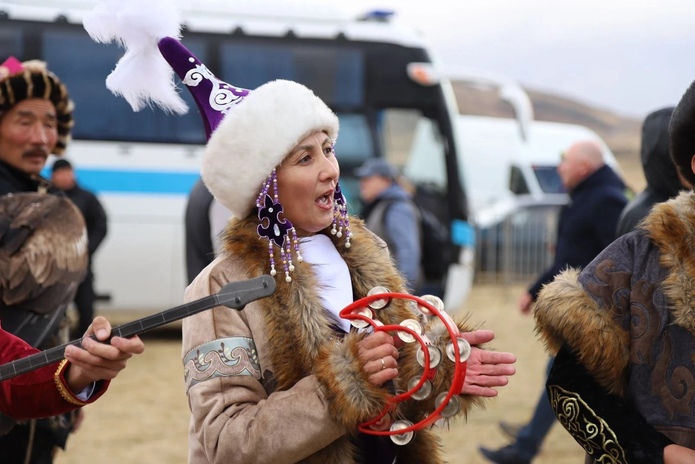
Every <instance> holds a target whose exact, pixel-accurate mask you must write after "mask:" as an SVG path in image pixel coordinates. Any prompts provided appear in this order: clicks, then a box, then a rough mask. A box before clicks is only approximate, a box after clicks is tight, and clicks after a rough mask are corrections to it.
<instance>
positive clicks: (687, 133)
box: [669, 82, 695, 186]
mask: <svg viewBox="0 0 695 464" xmlns="http://www.w3.org/2000/svg"><path fill="white" fill-rule="evenodd" d="M669 137H670V139H671V159H673V163H674V164H675V165H676V167H677V168H678V171H679V172H680V173H681V175H682V176H683V177H684V178H685V180H687V181H688V182H689V183H690V184H691V185H692V186H695V174H694V173H693V169H692V167H691V160H692V158H693V156H695V82H693V83H691V84H690V87H688V90H686V91H685V93H684V94H683V97H681V100H680V102H678V105H677V106H676V109H675V110H673V114H672V115H671V123H670V125H669Z"/></svg>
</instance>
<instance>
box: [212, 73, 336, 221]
mask: <svg viewBox="0 0 695 464" xmlns="http://www.w3.org/2000/svg"><path fill="white" fill-rule="evenodd" d="M319 131H323V132H326V134H328V136H329V137H331V139H333V141H335V140H336V139H337V137H338V117H337V116H336V115H335V114H334V113H333V111H331V109H330V108H328V106H326V104H325V103H324V102H323V101H322V100H321V99H320V98H319V97H317V96H316V95H314V93H313V92H312V91H311V90H309V89H308V88H306V87H305V86H303V85H301V84H298V83H296V82H292V81H285V80H276V81H271V82H268V83H266V84H263V85H262V86H260V87H258V88H257V89H256V90H253V91H252V92H251V93H249V95H247V96H246V97H245V98H244V99H243V101H241V102H240V103H239V104H238V105H235V106H234V107H232V108H231V109H230V110H229V112H228V113H227V115H226V116H225V117H224V119H223V120H222V122H221V123H220V125H219V126H218V127H217V129H216V130H215V131H214V132H213V133H212V136H211V137H210V141H209V142H208V144H207V147H206V148H205V152H204V154H203V164H202V168H201V174H202V177H203V182H205V185H206V186H207V187H208V189H209V190H210V192H211V193H212V194H213V196H214V197H215V198H216V199H217V201H218V202H220V203H221V204H223V205H224V206H226V207H227V208H228V209H229V210H230V211H231V213H232V216H233V217H236V218H239V219H243V218H245V217H246V216H248V214H249V213H250V212H251V210H252V208H253V207H254V206H255V200H256V198H257V196H258V194H259V192H260V191H261V187H262V185H263V182H264V181H265V179H266V178H267V177H268V175H269V174H270V173H271V172H272V170H273V168H275V167H276V166H278V165H279V164H280V163H281V162H282V160H283V159H284V158H285V156H287V154H288V153H289V152H290V150H292V149H293V148H294V147H296V146H297V145H298V144H299V142H301V141H302V140H303V139H304V138H306V137H307V136H309V135H311V134H312V133H314V132H319Z"/></svg>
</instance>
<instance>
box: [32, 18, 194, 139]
mask: <svg viewBox="0 0 695 464" xmlns="http://www.w3.org/2000/svg"><path fill="white" fill-rule="evenodd" d="M41 38H42V50H43V59H44V60H45V61H46V62H48V64H49V66H50V67H51V70H52V71H53V72H55V73H56V75H58V76H60V77H61V80H63V81H64V82H65V84H66V85H67V86H68V88H69V89H70V97H71V98H72V100H73V101H74V102H75V128H74V131H73V137H74V138H75V139H83V140H114V141H124V142H162V143H204V140H205V139H204V132H203V127H202V122H201V119H200V116H199V115H198V114H197V111H195V109H193V110H189V112H188V113H187V114H186V115H184V116H177V117H173V116H171V115H167V114H166V113H163V112H162V111H158V110H154V109H150V108H145V109H143V110H141V111H140V112H138V113H133V110H132V109H131V108H130V106H129V105H128V104H127V103H126V101H125V100H124V99H122V98H116V97H115V96H113V95H112V94H111V92H110V91H109V90H108V89H107V88H106V86H105V85H104V80H105V79H106V76H108V75H109V73H110V72H111V71H112V70H113V67H114V63H116V62H117V61H118V59H119V58H120V57H121V56H122V55H123V50H121V49H120V48H119V47H118V46H116V45H113V44H111V45H107V46H105V45H103V44H97V43H96V42H94V41H92V40H91V39H90V38H89V36H88V35H86V33H84V32H83V31H80V30H79V29H71V30H61V29H60V28H55V29H54V28H46V30H44V31H43V33H42V35H41ZM185 45H186V46H187V47H189V48H190V49H191V50H193V52H194V53H197V54H200V55H199V56H201V55H202V56H203V57H204V56H205V54H204V50H205V47H204V43H203V41H198V43H196V41H195V40H192V41H190V42H189V41H187V42H186V44H185ZM65 50H80V53H65ZM85 66H89V67H90V72H89V73H85V72H84V68H85ZM97 76H98V78H95V77H97ZM181 96H182V97H183V98H184V100H186V102H187V103H188V106H189V108H196V106H195V103H194V102H193V99H192V97H191V96H190V95H189V93H188V92H186V93H183V92H182V93H181Z"/></svg>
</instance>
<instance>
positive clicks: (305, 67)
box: [220, 39, 365, 108]
mask: <svg viewBox="0 0 695 464" xmlns="http://www.w3.org/2000/svg"><path fill="white" fill-rule="evenodd" d="M220 54H221V58H222V70H221V74H222V79H223V80H225V81H227V82H232V83H234V84H235V85H239V86H240V87H244V88H247V89H255V88H256V87H258V86H260V85H262V84H264V83H266V82H269V81H271V80H274V79H287V80H291V81H296V82H299V83H301V84H304V85H306V86H307V87H309V88H310V89H312V90H313V91H314V92H315V93H316V95H318V96H319V97H321V98H322V99H323V100H324V101H325V102H326V103H327V104H328V105H329V106H332V107H334V108H343V107H347V108H351V107H357V106H360V105H362V104H363V103H364V82H363V81H364V74H365V71H364V56H363V53H362V52H361V51H360V50H357V49H352V48H349V47H345V48H337V47H335V46H321V45H310V44H307V43H302V44H298V45H294V46H292V45H285V44H282V43H275V44H272V45H266V44H259V43H253V42H250V41H248V40H245V41H241V40H240V39H237V40H236V41H235V40H234V39H230V40H229V41H228V42H223V43H221V45H220Z"/></svg>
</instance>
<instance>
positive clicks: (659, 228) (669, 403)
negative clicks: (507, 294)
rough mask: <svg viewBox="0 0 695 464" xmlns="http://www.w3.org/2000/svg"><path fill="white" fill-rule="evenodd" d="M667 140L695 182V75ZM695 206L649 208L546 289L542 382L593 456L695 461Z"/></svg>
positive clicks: (539, 322)
mask: <svg viewBox="0 0 695 464" xmlns="http://www.w3.org/2000/svg"><path fill="white" fill-rule="evenodd" d="M669 144H670V145H669V146H670V154H671V158H672V160H673V163H674V165H675V166H676V169H677V171H678V173H679V174H680V175H681V176H682V178H683V179H684V180H685V184H686V185H695V82H693V83H691V84H690V86H689V87H688V89H687V90H686V91H685V93H684V95H683V97H682V98H681V100H680V102H679V103H678V105H676V108H675V109H674V110H673V113H672V115H671V118H670V123H669ZM693 211H695V193H693V191H692V190H685V191H682V192H681V193H680V194H679V195H678V196H676V197H675V198H672V199H670V200H667V201H665V202H662V203H656V204H654V205H653V206H652V207H651V210H650V212H649V213H648V214H647V216H646V217H645V218H644V219H643V220H642V221H640V222H639V224H638V225H637V227H636V229H635V230H633V231H632V232H629V233H627V234H625V235H622V236H621V237H619V238H618V239H617V240H615V241H614V242H613V243H612V244H611V245H610V246H609V247H607V248H606V249H605V250H603V251H602V252H601V253H600V254H599V255H598V256H597V257H596V258H595V259H594V260H593V261H592V262H591V263H590V264H589V265H588V266H586V267H584V268H583V269H581V270H579V269H568V270H566V271H564V272H563V273H562V274H560V275H558V276H557V277H556V278H555V280H554V281H553V282H552V283H550V284H548V285H546V286H545V287H544V289H543V290H542V291H541V293H540V295H539V298H538V301H537V303H536V306H535V319H536V328H537V331H538V333H539V334H540V336H541V338H542V339H543V341H544V342H545V343H546V346H547V347H548V350H549V352H550V353H551V354H554V355H555V364H554V365H553V368H552V369H551V372H550V376H549V377H548V381H547V383H546V390H547V392H548V396H549V398H550V402H551V405H552V407H553V410H554V411H555V414H556V415H557V417H558V419H559V420H560V422H561V423H562V425H563V426H564V427H565V428H566V429H567V430H568V432H569V433H570V434H571V435H572V437H573V438H574V439H575V440H576V441H577V442H578V443H579V444H580V446H581V447H582V449H584V450H585V451H586V452H587V453H588V455H589V456H588V459H590V460H592V461H594V462H608V461H610V462H615V463H621V464H622V463H630V464H643V463H644V464H647V463H665V464H674V463H692V462H695V401H694V399H695V358H693V353H694V352H695V324H693V320H695V305H694V304H693V299H692V296H691V295H692V294H693V289H692V282H693V281H694V280H695V266H694V265H693V263H695V253H694V252H693V243H694V242H695V215H693ZM570 410H571V414H568V412H569V411H570Z"/></svg>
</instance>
